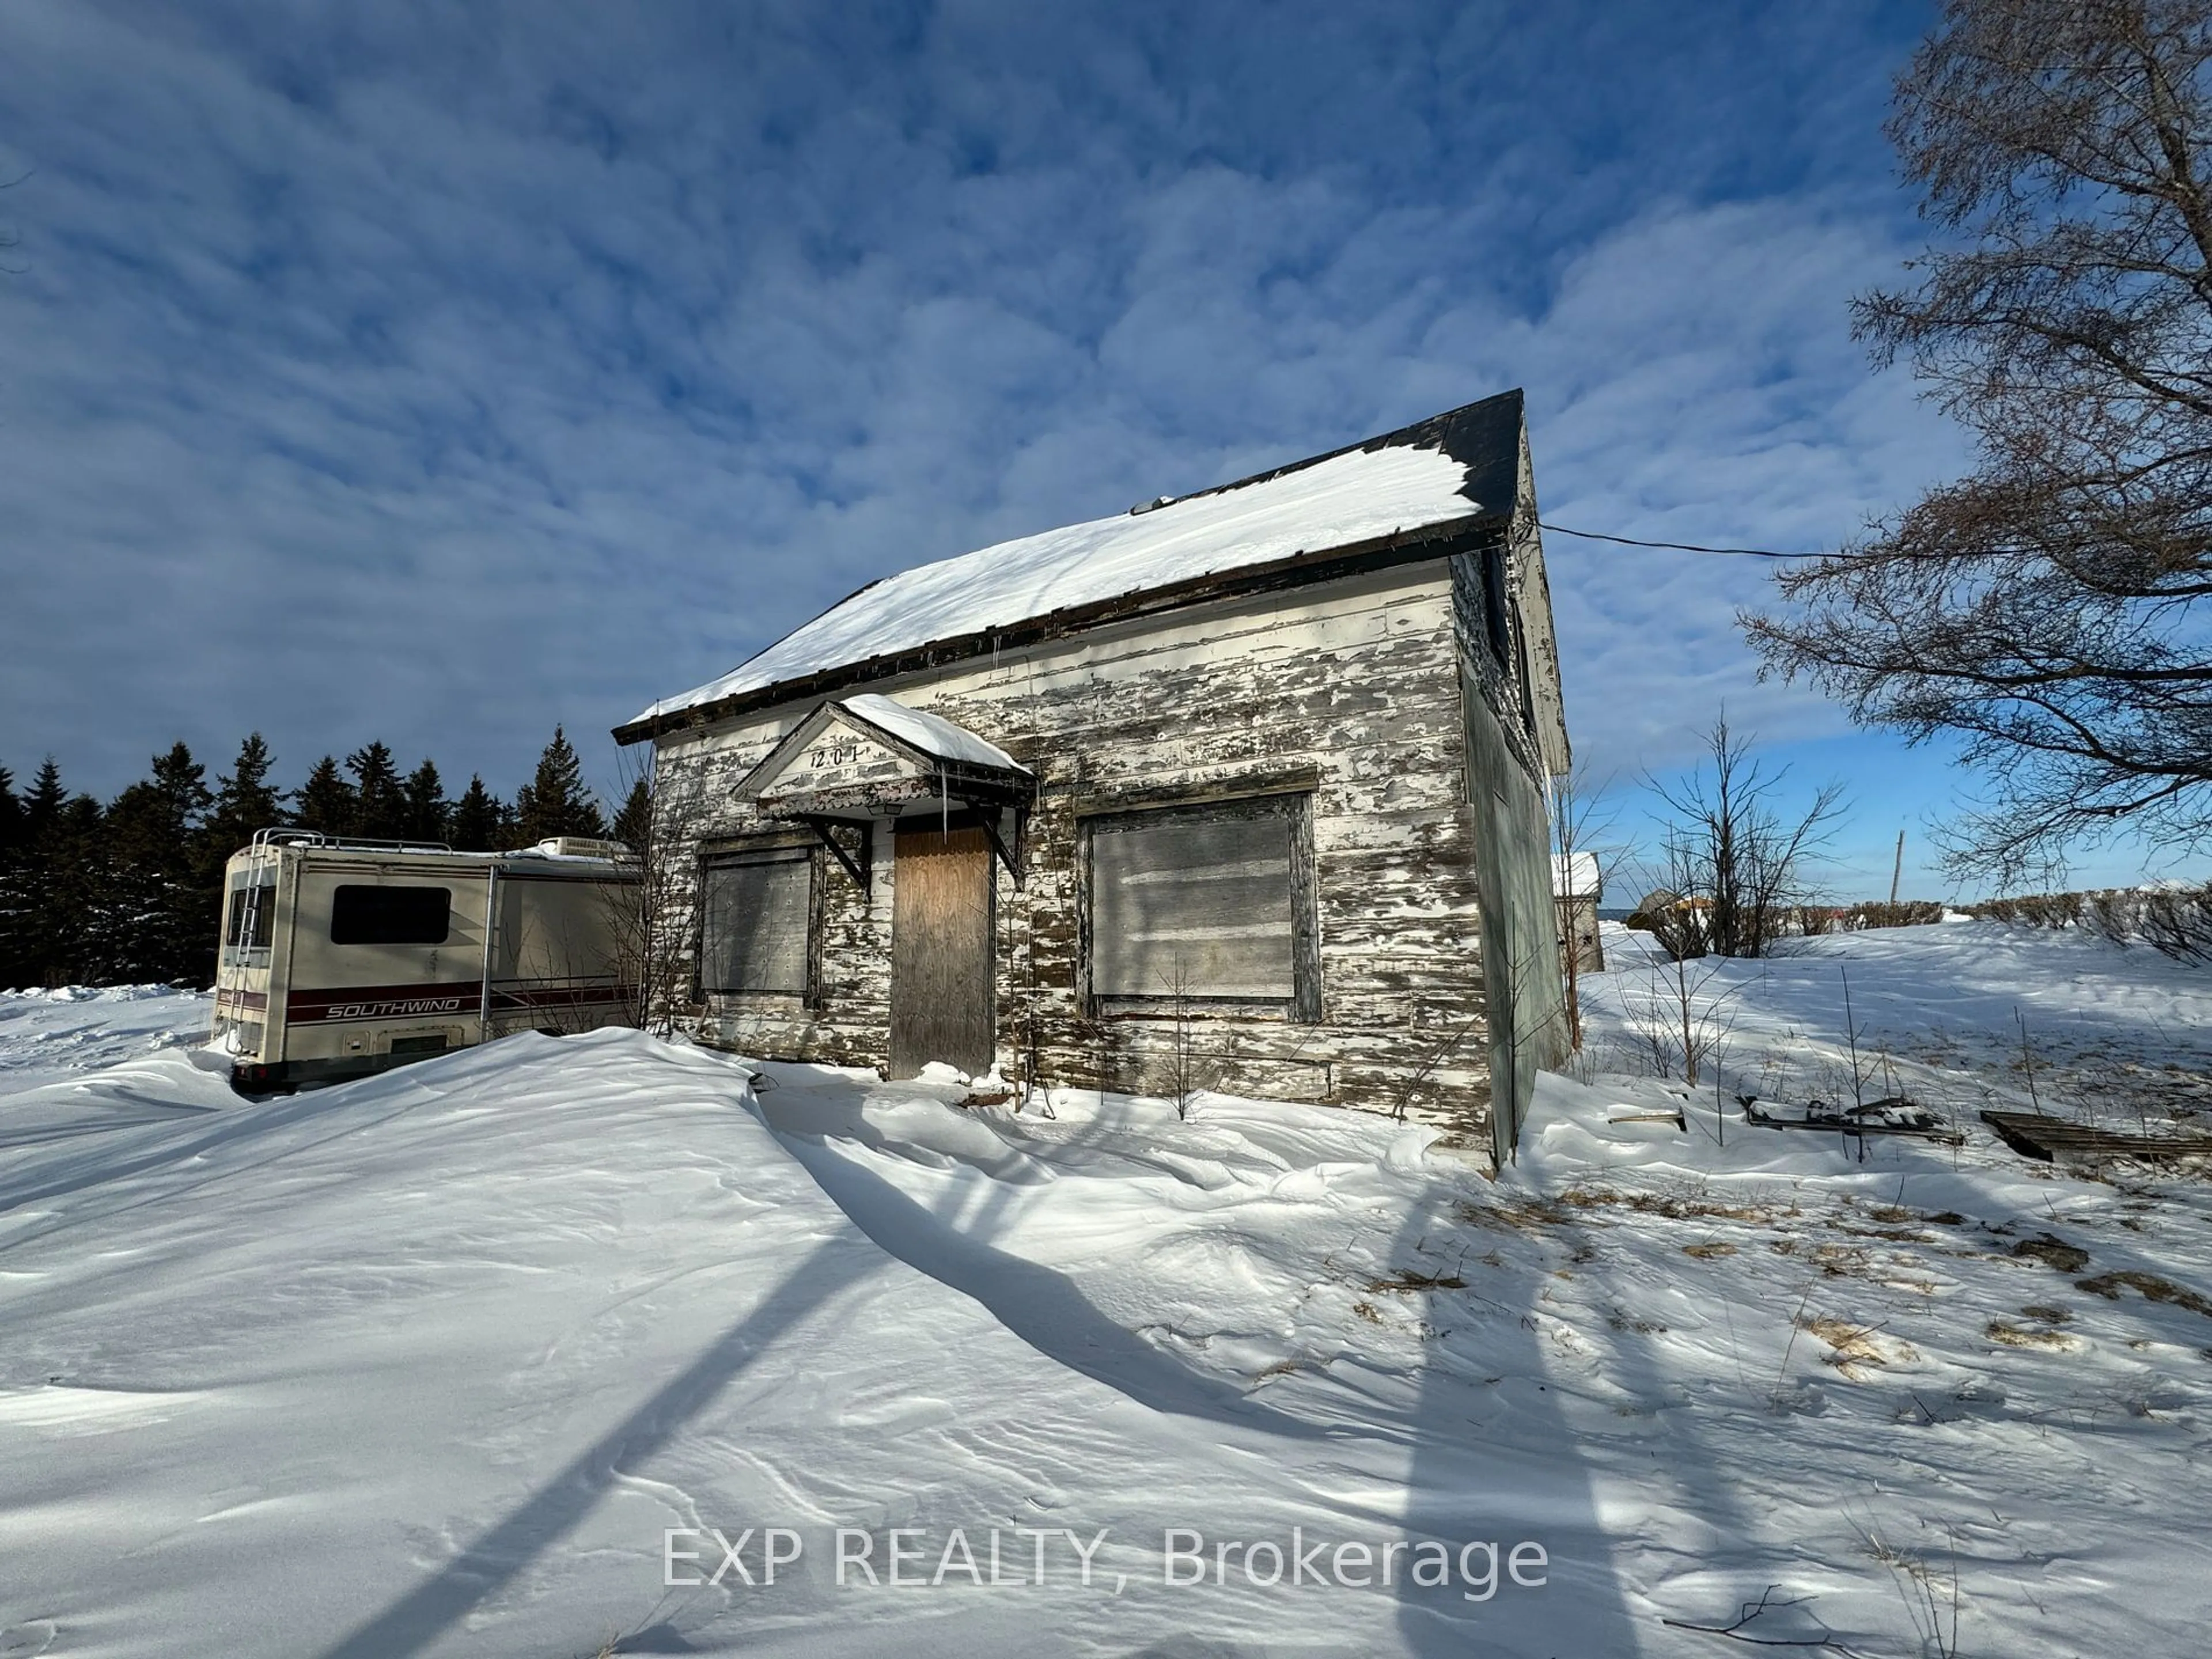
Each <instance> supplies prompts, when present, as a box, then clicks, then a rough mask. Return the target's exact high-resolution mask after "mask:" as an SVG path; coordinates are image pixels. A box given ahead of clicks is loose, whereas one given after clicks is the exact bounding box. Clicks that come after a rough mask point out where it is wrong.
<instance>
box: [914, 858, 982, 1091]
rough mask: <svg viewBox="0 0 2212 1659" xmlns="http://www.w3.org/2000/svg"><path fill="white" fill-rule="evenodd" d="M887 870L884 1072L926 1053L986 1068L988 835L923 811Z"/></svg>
mask: <svg viewBox="0 0 2212 1659" xmlns="http://www.w3.org/2000/svg"><path fill="white" fill-rule="evenodd" d="M894 846H895V848H896V864H895V865H894V866H893V867H892V872H891V1075H892V1076H893V1077H912V1076H914V1075H915V1073H918V1072H920V1071H921V1068H922V1067H923V1066H926V1065H927V1064H928V1063H929V1062H930V1061H931V1060H943V1061H945V1063H946V1064H948V1065H951V1066H958V1067H959V1068H960V1069H961V1070H962V1071H963V1072H967V1073H970V1074H971V1075H972V1074H974V1073H981V1072H987V1071H989V1070H990V1069H991V1048H992V1037H993V1030H992V1006H991V1000H992V986H991V980H992V975H991V921H992V914H991V907H992V898H993V890H992V874H991V843H990V842H989V840H988V838H987V837H986V836H985V835H984V834H983V832H982V831H981V829H950V830H948V829H940V828H939V824H938V823H937V822H936V821H935V820H933V819H925V820H924V821H923V822H922V823H920V824H917V825H916V826H915V828H913V829H907V828H905V827H904V826H902V827H901V828H900V829H899V832H898V834H897V836H896V840H895V842H894Z"/></svg>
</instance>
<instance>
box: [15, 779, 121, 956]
mask: <svg viewBox="0 0 2212 1659" xmlns="http://www.w3.org/2000/svg"><path fill="white" fill-rule="evenodd" d="M48 764H49V765H50V766H51V764H52V763H51V762H50V763H48ZM42 775H43V774H42ZM59 778H60V775H59V773H58V771H57V772H56V773H55V774H54V781H56V782H57V783H58V782H59ZM34 793H35V786H34ZM42 817H43V822H42V824H41V827H40V829H39V830H38V831H37V834H36V838H35V839H34V840H33V842H31V844H30V848H29V853H30V859H29V867H30V877H31V905H30V917H29V921H30V937H31V941H32V945H33V951H32V955H31V958H30V962H29V966H30V968H31V970H32V976H31V977H30V978H28V979H27V981H26V983H28V984H33V985H45V986H55V985H85V984H95V983H98V982H99V981H100V977H101V964H100V962H99V960H98V958H97V957H96V955H95V953H94V944H93V931H94V918H95V913H96V911H97V908H98V906H99V902H100V895H99V891H98V883H99V878H100V846H101V836H102V833H103V829H104V824H103V822H102V817H101V813H100V803H99V802H98V801H96V800H94V799H93V798H92V797H91V796H89V795H69V794H60V795H59V798H58V799H57V800H56V801H55V802H54V804H53V806H52V811H51V812H50V813H46V814H43V815H42Z"/></svg>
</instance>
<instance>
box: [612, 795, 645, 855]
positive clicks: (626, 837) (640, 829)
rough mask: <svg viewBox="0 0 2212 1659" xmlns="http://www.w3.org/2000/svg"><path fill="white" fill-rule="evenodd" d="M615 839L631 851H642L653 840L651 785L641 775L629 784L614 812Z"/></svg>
mask: <svg viewBox="0 0 2212 1659" xmlns="http://www.w3.org/2000/svg"><path fill="white" fill-rule="evenodd" d="M615 839H616V840H617V841H618V842H623V843H624V844H626V845H627V846H628V847H629V848H630V850H631V851H632V852H636V853H642V852H643V851H645V849H646V848H647V846H648V845H649V844H650V843H651V842H652V840H653V787H652V783H651V781H650V780H648V779H647V778H645V777H642V776H641V777H640V778H639V779H638V781H636V782H635V783H634V784H632V785H630V787H629V796H628V798H627V799H624V800H623V804H622V811H619V812H617V813H616V814H615Z"/></svg>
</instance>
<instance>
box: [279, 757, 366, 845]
mask: <svg viewBox="0 0 2212 1659" xmlns="http://www.w3.org/2000/svg"><path fill="white" fill-rule="evenodd" d="M292 821H293V822H294V823H296V824H298V825H299V826H300V828H301V829H313V830H316V831H318V832H319V833H320V834H323V835H325V836H350V835H353V834H355V833H356V831H355V829H354V827H353V826H354V799H353V786H352V785H351V784H349V783H348V782H347V781H345V775H344V774H343V773H341V772H340V771H339V770H338V763H337V760H336V759H335V758H334V757H331V756H329V755H325V756H324V757H322V759H320V760H319V761H317V762H316V763H315V764H314V767H313V769H312V770H310V771H309V772H308V774H307V781H306V782H305V783H303V784H301V786H300V787H299V788H298V789H297V790H296V791H295V792H294V793H293V796H292Z"/></svg>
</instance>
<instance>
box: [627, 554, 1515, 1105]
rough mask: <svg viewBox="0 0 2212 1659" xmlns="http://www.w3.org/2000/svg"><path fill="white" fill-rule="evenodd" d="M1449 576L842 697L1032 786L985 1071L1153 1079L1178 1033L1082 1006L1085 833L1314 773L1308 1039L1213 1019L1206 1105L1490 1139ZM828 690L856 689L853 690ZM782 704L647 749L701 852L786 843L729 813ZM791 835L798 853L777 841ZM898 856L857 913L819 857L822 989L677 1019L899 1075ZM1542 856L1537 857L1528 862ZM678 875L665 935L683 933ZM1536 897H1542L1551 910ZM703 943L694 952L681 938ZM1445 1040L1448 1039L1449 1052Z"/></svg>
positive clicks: (1119, 632)
mask: <svg viewBox="0 0 2212 1659" xmlns="http://www.w3.org/2000/svg"><path fill="white" fill-rule="evenodd" d="M1461 684H1462V677H1461V653H1460V651H1459V648H1458V646H1457V644H1456V634H1455V620H1454V597H1453V578H1452V574H1451V572H1450V568H1449V566H1448V564H1447V563H1446V562H1443V561H1441V560H1439V561H1437V562H1433V563H1429V564H1425V565H1413V566H1406V567H1401V568H1398V569H1395V570H1391V571H1387V572H1383V573H1380V574H1369V575H1364V576H1359V577H1352V578H1346V579H1343V580H1339V581H1337V582H1334V583H1330V584H1325V585H1318V586H1306V587H1301V588H1294V589H1289V590H1285V591H1281V592H1273V593H1269V594H1266V595H1262V596H1258V597H1252V598H1243V599H1228V600H1221V601H1217V602H1214V603H1212V604H1210V605H1203V606H1198V607H1194V608H1191V609H1188V610H1183V611H1176V612H1174V613H1171V614H1170V615H1168V616H1166V617H1155V618H1152V619H1147V620H1142V621H1136V622H1129V623H1120V624H1115V625H1113V626H1109V627H1106V628H1102V629H1096V630H1093V631H1091V632H1088V633H1085V634H1082V635H1077V636H1074V637H1071V638H1066V639H1062V640H1058V641H1049V642H1047V643H1042V644H1038V645H1033V646H1028V647H1023V648H1021V649H1018V650H1008V651H1006V652H1004V653H1001V654H1000V655H999V656H998V657H997V658H996V659H995V660H994V659H991V658H987V657H981V658H976V659H971V660H969V661H968V662H965V663H962V664H958V665H951V666H948V667H945V668H944V669H940V670H936V671H930V672H927V673H921V674H915V675H911V676H907V677H903V678H896V679H886V680H881V681H878V682H874V683H872V684H868V685H866V686H865V687H859V688H854V690H865V691H868V692H878V693H884V694H887V695H890V696H895V697H896V698H897V699H898V700H899V701H900V702H902V703H904V704H906V705H908V707H911V708H918V709H924V710H927V711H928V712H930V713H932V714H937V715H939V716H942V717H943V718H945V719H946V720H952V721H954V722H956V723H957V724H958V725H959V726H963V727H966V728H967V729H969V731H972V732H976V733H979V734H981V736H982V737H984V738H987V740H988V741H990V742H991V743H994V744H998V745H1000V747H1002V748H1004V749H1005V750H1006V751H1007V752H1008V753H1009V754H1011V755H1012V757H1014V759H1015V760H1016V761H1018V762H1019V763H1021V764H1023V765H1024V766H1027V767H1029V768H1030V769H1032V770H1033V771H1034V772H1035V773H1036V775H1037V778H1038V781H1039V795H1038V799H1037V803H1036V811H1035V813H1034V815H1033V817H1032V819H1031V821H1030V835H1029V845H1028V851H1027V856H1026V879H1025V883H1024V888H1023V890H1019V891H1017V890H1015V888H1014V886H1013V884H1012V880H1011V879H1010V878H1008V877H1007V876H1006V873H1005V872H1003V871H1000V872H999V875H998V883H999V900H998V908H999V922H998V930H999V931H998V965H997V972H998V1010H999V1015H998V1059H999V1065H1000V1070H1001V1071H1002V1072H1003V1073H1005V1074H1006V1076H1008V1077H1010V1078H1013V1077H1019V1076H1023V1075H1025V1074H1026V1073H1027V1071H1028V1070H1029V1068H1030V1066H1031V1065H1032V1063H1034V1066H1035V1068H1036V1071H1037V1073H1039V1074H1040V1076H1041V1078H1042V1080H1044V1081H1047V1082H1049V1083H1053V1084H1055V1085H1068V1086H1086V1087H1104V1088H1109V1089H1117V1090H1125V1089H1126V1090H1138V1089H1144V1090H1148V1091H1158V1089H1159V1087H1160V1085H1161V1077H1160V1069H1161V1065H1162V1061H1163V1058H1164V1054H1166V1052H1167V1050H1168V1048H1169V1046H1170V1042H1171V1041H1172V1036H1173V1025H1172V1022H1171V1021H1166V1020H1160V1019H1141V1018H1127V1017H1122V1018H1106V1019H1099V1018H1092V1017H1091V1015H1090V1014H1089V1012H1087V1011H1086V1009H1085V1006H1084V1005H1083V1003H1082V1000H1081V997H1080V984H1081V979H1080V973H1081V964H1080V963H1079V918H1078V899H1079V895H1078V872H1077V868H1076V865H1077V858H1078V848H1079V839H1078V823H1077V820H1078V814H1079V809H1080V810H1082V811H1096V810H1099V809H1101V808H1107V807H1110V806H1111V805H1112V804H1113V803H1115V801H1117V800H1121V799H1126V798H1127V797H1129V796H1130V795H1131V794H1132V793H1133V792H1137V791H1146V792H1164V791H1176V790H1199V789H1208V788H1218V789H1219V790H1220V791H1221V792H1222V793H1236V791H1237V786H1238V785H1239V783H1240V782H1243V781H1251V782H1258V783H1265V782H1267V781H1275V782H1277V783H1278V784H1279V783H1280V781H1282V780H1283V779H1284V778H1285V776H1286V775H1293V774H1297V773H1298V772H1300V771H1304V772H1306V773H1308V774H1310V775H1311V777H1312V779H1313V805H1312V820H1311V823H1312V842H1313V854H1314V880H1315V889H1316V920H1317V922H1318V930H1319V939H1318V956H1319V961H1320V964H1321V1019H1320V1021H1319V1023H1317V1024H1296V1023H1291V1022H1289V1021H1286V1020H1284V1019H1280V1018H1259V1017H1256V1016H1252V1017H1237V1018H1230V1017H1222V1018H1201V1019H1199V1020H1197V1021H1196V1022H1195V1023H1194V1024H1195V1035H1194V1038H1193V1041H1194V1044H1195V1046H1196V1047H1198V1048H1200V1051H1201V1064H1200V1071H1201V1073H1202V1075H1203V1079H1204V1080H1205V1081H1206V1082H1207V1083H1208V1084H1209V1085H1212V1086H1218V1087H1220V1088H1223V1089H1225V1090H1231V1091H1236V1092H1239V1093H1243V1094H1249V1095H1257V1096H1261V1097H1277V1098H1291V1099H1306V1100H1324V1101H1332V1102H1337V1103H1343V1104H1346V1105H1351V1106H1358V1107H1365V1108H1369V1109H1381V1110H1391V1109H1398V1108H1400V1107H1401V1106H1402V1107H1403V1109H1405V1110H1406V1111H1407V1115H1410V1116H1413V1117H1417V1118H1420V1119H1423V1120H1426V1121H1436V1122H1439V1123H1443V1124H1446V1125H1449V1126H1450V1127H1454V1128H1455V1129H1459V1130H1462V1131H1464V1132H1466V1133H1468V1134H1469V1135H1470V1136H1471V1137H1475V1138H1477V1139H1479V1140H1480V1143H1481V1144H1482V1145H1485V1146H1486V1145H1487V1144H1488V1142H1489V1137H1488V1135H1487V1134H1486V1133H1483V1131H1484V1130H1485V1127H1486V1121H1487V1104H1488V1063H1487V1060H1486V1054H1487V1042H1488V1033H1487V1030H1486V1025H1485V1023H1484V1014H1485V997H1484V984H1483V971H1482V950H1481V939H1480V921H1479V902H1478V901H1479V895H1478V892H1477V878H1476V873H1475V872H1476V860H1475V857H1474V844H1473V835H1474V831H1473V828H1472V825H1473V823H1474V822H1475V817H1474V814H1473V813H1472V812H1471V811H1470V809H1469V807H1468V803H1467V765H1466V754H1467V750H1466V720H1467V716H1466V711H1465V708H1464V707H1463V704H1462V692H1461ZM843 695H851V693H849V692H848V693H846V694H843ZM813 707H814V704H812V703H811V702H810V703H806V704H794V705H791V706H787V707H785V708H779V709H775V710H772V711H768V712H764V713H762V714H754V715H747V716H743V717H739V718H737V719H733V720H725V721H722V722H720V723H718V724H715V725H711V726H705V727H702V728H698V729H696V730H688V731H684V732H676V733H671V734H670V735H666V736H664V737H662V738H659V762H658V764H659V778H660V780H661V787H663V789H664V790H666V791H668V792H669V793H670V797H671V799H678V800H689V801H692V802H695V803H696V805H697V810H698V811H699V814H700V829H699V838H700V842H701V845H702V848H708V847H711V846H713V845H714V844H715V843H716V842H718V841H726V840H728V839H732V838H740V839H741V838H746V837H750V836H759V835H766V834H784V835H787V836H789V835H791V833H792V832H791V831H790V829H789V826H787V825H780V824H776V823H773V822H772V821H769V820H765V819H763V818H762V817H759V816H758V814H757V811H756V809H755V808H753V807H752V806H750V805H744V804H741V803H739V802H738V801H736V800H734V799H732V790H733V789H734V787H735V786H736V785H737V783H738V780H740V779H741V778H743V777H744V775H745V774H746V773H747V772H748V771H750V769H752V768H753V767H754V766H755V765H756V764H757V763H758V762H759V761H760V760H761V759H762V758H763V757H765V756H766V755H767V754H768V752H769V750H771V749H772V748H773V747H774V746H775V744H776V743H777V742H778V741H779V740H780V739H781V738H782V737H783V736H784V735H785V734H786V733H787V732H790V731H791V730H792V729H793V727H794V726H796V725H797V724H798V723H799V721H800V720H803V719H805V716H806V715H807V714H809V713H811V709H812V708H813ZM792 838H793V839H794V840H797V839H799V837H798V836H792ZM890 842H891V837H890V836H889V835H888V834H884V833H878V835H877V836H875V838H874V848H873V856H874V860H875V862H874V866H873V870H872V876H873V880H872V894H871V895H870V896H867V897H866V898H864V897H863V896H862V895H861V893H860V890H859V889H858V888H857V887H856V886H855V885H854V883H853V881H852V880H851V878H849V877H848V876H847V875H846V874H845V872H843V871H842V869H840V868H839V867H838V866H836V863H835V862H834V861H831V860H827V859H826V858H820V859H817V872H816V879H817V884H818V888H819V890H820V892H821V894H822V903H821V958H820V959H821V969H820V983H819V994H818V996H817V998H816V999H815V1000H814V1002H813V1005H812V1006H805V1005H804V1004H802V1002H801V1000H799V999H797V998H792V999H788V1000H785V1001H784V1002H782V1003H779V1004H776V1005H774V1006H763V1005H762V1004H760V1003H759V1002H758V1000H750V1001H749V1002H748V1003H747V1005H746V1006H743V1007H739V1006H737V1005H736V1004H734V1003H732V1002H730V1001H728V1000H723V999H714V1000H710V1001H707V1002H702V1003H700V1004H697V1005H695V1006H691V1007H690V1008H688V1009H686V1010H684V1014H685V1016H686V1018H687V1020H688V1022H689V1023H690V1024H691V1026H692V1027H693V1028H694V1029H695V1030H696V1031H697V1032H698V1034H699V1035H700V1036H702V1037H703V1038H705V1039H707V1040H709V1041H712V1042H718V1043H723V1044H727V1045H729V1046H731V1047H733V1048H738V1049H740V1050H743V1051H744V1052H747V1053H750V1054H763V1055H769V1056H774V1057H781V1058H787V1059H804V1060H823V1061H831V1062H836V1063H841V1064H850V1065H863V1066H873V1065H879V1064H882V1063H884V1061H885V1060H886V1059H887V1058H888V1052H887V1051H888V1041H889V1037H888V1034H889V1030H890V959H891V954H890V916H891V884H892V881H893V868H892V857H891V848H890ZM1531 854H1532V856H1534V857H1541V856H1543V854H1544V848H1543V847H1542V845H1541V842H1539V844H1538V845H1537V846H1536V847H1534V848H1533V849H1531ZM695 879H696V861H695V864H694V868H693V869H692V870H691V871H690V872H687V875H686V877H685V879H684V882H682V883H680V884H679V888H680V890H679V891H678V892H677V894H676V895H675V896H674V898H673V899H672V901H671V902H672V904H673V905H674V907H675V908H676V909H677V910H678V915H675V916H673V917H671V921H673V922H675V923H676V924H678V926H680V927H690V926H691V923H692V918H691V916H690V905H691V903H692V902H693V890H692V884H693V882H694V881H695ZM1547 902H1548V896H1547ZM695 931H696V930H695ZM1455 1038H1456V1041H1454V1039H1455Z"/></svg>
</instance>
